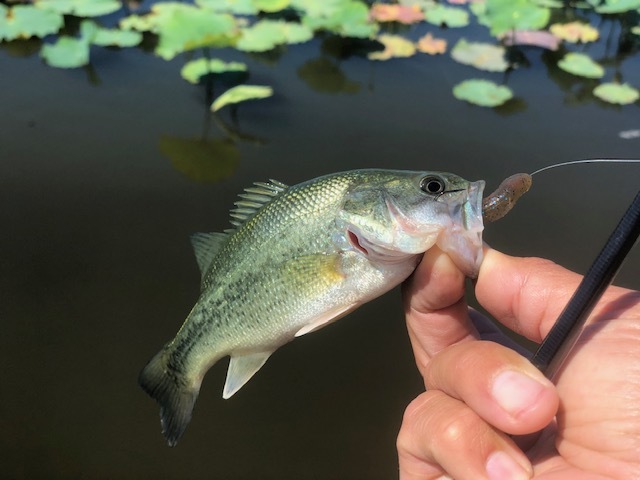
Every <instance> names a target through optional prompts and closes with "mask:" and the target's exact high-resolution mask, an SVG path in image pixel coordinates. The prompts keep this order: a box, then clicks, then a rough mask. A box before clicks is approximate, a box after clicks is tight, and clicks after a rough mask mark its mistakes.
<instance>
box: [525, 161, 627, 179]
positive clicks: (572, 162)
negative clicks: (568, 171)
mask: <svg viewBox="0 0 640 480" xmlns="http://www.w3.org/2000/svg"><path fill="white" fill-rule="evenodd" d="M582 163H640V159H637V158H635V159H629V158H587V159H584V160H572V161H570V162H561V163H554V164H553V165H547V166H546V167H542V168H539V169H538V170H536V171H535V172H532V173H530V174H529V175H531V176H534V175H536V174H538V173H540V172H544V171H545V170H551V169H552V168H557V167H564V166H567V165H578V164H582Z"/></svg>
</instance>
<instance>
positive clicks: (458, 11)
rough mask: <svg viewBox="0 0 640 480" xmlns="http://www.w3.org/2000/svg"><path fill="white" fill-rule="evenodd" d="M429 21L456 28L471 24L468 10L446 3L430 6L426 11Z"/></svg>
mask: <svg viewBox="0 0 640 480" xmlns="http://www.w3.org/2000/svg"><path fill="white" fill-rule="evenodd" d="M424 18H425V19H426V20H427V22H429V23H431V24H433V25H438V26H442V25H445V26H447V27H451V28H455V27H466V26H467V25H469V14H468V13H467V11H466V10H463V9H462V8H457V7H447V6H445V5H437V6H435V7H433V8H429V9H428V10H426V11H425V13H424Z"/></svg>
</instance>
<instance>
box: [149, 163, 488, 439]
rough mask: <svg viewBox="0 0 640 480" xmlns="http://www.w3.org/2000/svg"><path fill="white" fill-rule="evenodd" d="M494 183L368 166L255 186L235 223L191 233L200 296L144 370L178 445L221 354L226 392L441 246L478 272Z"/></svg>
mask: <svg viewBox="0 0 640 480" xmlns="http://www.w3.org/2000/svg"><path fill="white" fill-rule="evenodd" d="M484 185H485V183H484V181H482V180H479V181H475V182H469V181H467V180H465V179H463V178H461V177H459V176H457V175H455V174H452V173H446V172H429V171H404V170H385V169H361V170H352V171H347V172H340V173H334V174H329V175H324V176H321V177H318V178H315V179H312V180H309V181H306V182H303V183H300V184H297V185H293V186H288V185H286V184H284V183H281V182H279V181H276V180H270V181H268V182H257V183H255V184H253V185H252V186H250V187H248V188H246V189H245V191H244V193H242V194H241V195H240V199H239V200H238V201H237V202H235V206H236V208H235V209H233V210H232V211H231V223H232V225H233V228H230V229H227V230H225V231H224V232H221V233H219V232H216V233H198V234H195V235H193V236H192V243H193V247H194V250H195V254H196V259H197V263H198V265H199V267H200V271H201V276H202V277H201V292H200V296H199V298H198V300H197V302H196V303H195V305H194V307H193V308H192V310H191V312H190V313H189V314H188V316H187V318H186V320H185V321H184V323H183V324H182V327H181V328H180V329H179V331H178V333H177V334H176V336H175V337H174V338H173V340H171V341H170V342H168V343H167V344H166V345H165V346H164V347H163V348H162V349H161V350H160V351H159V352H158V353H157V354H156V355H155V356H154V357H153V358H152V359H151V360H150V361H149V363H148V364H147V365H146V366H145V367H144V368H143V370H142V371H141V373H140V376H139V384H140V386H141V387H142V389H143V390H144V391H145V392H146V393H147V394H148V395H149V396H151V397H152V398H153V399H155V400H156V401H157V403H158V404H159V406H160V418H161V426H162V433H163V434H164V436H165V438H166V440H167V443H168V444H169V445H170V446H175V445H176V444H177V442H178V440H179V439H180V438H181V437H182V435H183V434H184V431H185V429H186V428H187V425H188V424H189V422H190V420H191V417H192V412H193V408H194V405H195V402H196V399H197V397H198V393H199V391H200V386H201V384H202V380H203V377H204V375H205V374H206V372H207V371H208V370H209V368H210V367H211V366H212V365H213V364H215V363H216V362H217V361H219V360H220V359H221V358H223V357H226V356H229V357H230V361H229V367H228V371H227V377H226V381H225V384H224V389H223V395H222V396H223V398H225V399H227V398H229V397H231V396H232V395H234V394H235V393H236V392H237V391H238V390H239V389H240V388H241V387H242V386H243V385H244V384H245V383H246V382H247V381H248V380H249V379H250V378H251V377H252V376H253V375H254V374H255V373H256V372H257V371H258V370H259V369H260V368H261V367H262V366H263V365H264V364H265V362H266V361H267V359H268V358H269V357H270V356H271V355H272V354H273V352H274V351H275V350H276V349H278V348H279V347H280V346H282V345H284V344H286V343H287V342H290V341H292V340H294V339H295V338H296V337H300V336H302V335H306V334H308V333H311V332H313V331H316V330H318V329H320V328H322V327H325V326H327V325H329V324H330V323H332V322H334V321H336V320H337V319H339V318H341V317H343V316H344V315H346V314H348V313H349V312H351V311H353V310H354V309H356V308H358V307H359V306H361V305H363V304H364V303H366V302H368V301H370V300H372V299H374V298H376V297H379V296H380V295H382V294H384V293H386V292H387V291H389V290H391V289H392V288H394V287H395V286H397V285H399V284H400V283H401V282H403V281H404V280H405V279H406V278H407V277H409V275H411V273H412V272H413V271H414V269H415V268H416V266H417V264H418V262H419V261H420V259H421V257H422V255H423V253H424V252H426V251H427V250H429V249H430V248H431V247H433V246H438V247H439V248H440V249H441V250H443V251H444V252H446V253H447V254H448V255H449V256H450V257H451V259H452V260H453V262H454V263H455V264H456V265H457V267H458V268H460V270H462V271H463V272H464V273H465V274H466V275H468V276H469V277H475V276H477V274H478V270H479V267H480V263H481V262H482V231H483V228H484V226H483V219H482V191H483V189H484Z"/></svg>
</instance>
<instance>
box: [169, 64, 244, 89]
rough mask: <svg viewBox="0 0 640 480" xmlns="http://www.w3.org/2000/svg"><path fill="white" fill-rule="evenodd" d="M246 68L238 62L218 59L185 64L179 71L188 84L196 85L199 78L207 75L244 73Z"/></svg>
mask: <svg viewBox="0 0 640 480" xmlns="http://www.w3.org/2000/svg"><path fill="white" fill-rule="evenodd" d="M246 70H247V66H246V65H245V64H244V63H239V62H229V63H227V62H224V61H222V60H220V59H218V58H213V59H211V60H207V59H206V58H199V59H197V60H192V61H190V62H188V63H187V64H185V66H184V67H182V70H181V71H180V74H181V75H182V78H184V79H185V80H186V81H188V82H189V83H194V84H195V83H198V81H199V80H200V78H201V77H203V76H204V75H208V74H209V73H226V72H244V71H246Z"/></svg>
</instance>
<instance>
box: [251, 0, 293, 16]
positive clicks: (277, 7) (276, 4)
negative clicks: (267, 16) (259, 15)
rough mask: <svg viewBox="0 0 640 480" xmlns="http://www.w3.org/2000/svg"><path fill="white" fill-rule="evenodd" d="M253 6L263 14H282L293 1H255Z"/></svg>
mask: <svg viewBox="0 0 640 480" xmlns="http://www.w3.org/2000/svg"><path fill="white" fill-rule="evenodd" d="M253 4H254V5H255V6H256V7H257V8H258V10H260V11H261V12H267V13H274V12H280V11H282V10H284V9H285V8H287V7H288V6H289V5H290V4H291V0H253Z"/></svg>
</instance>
